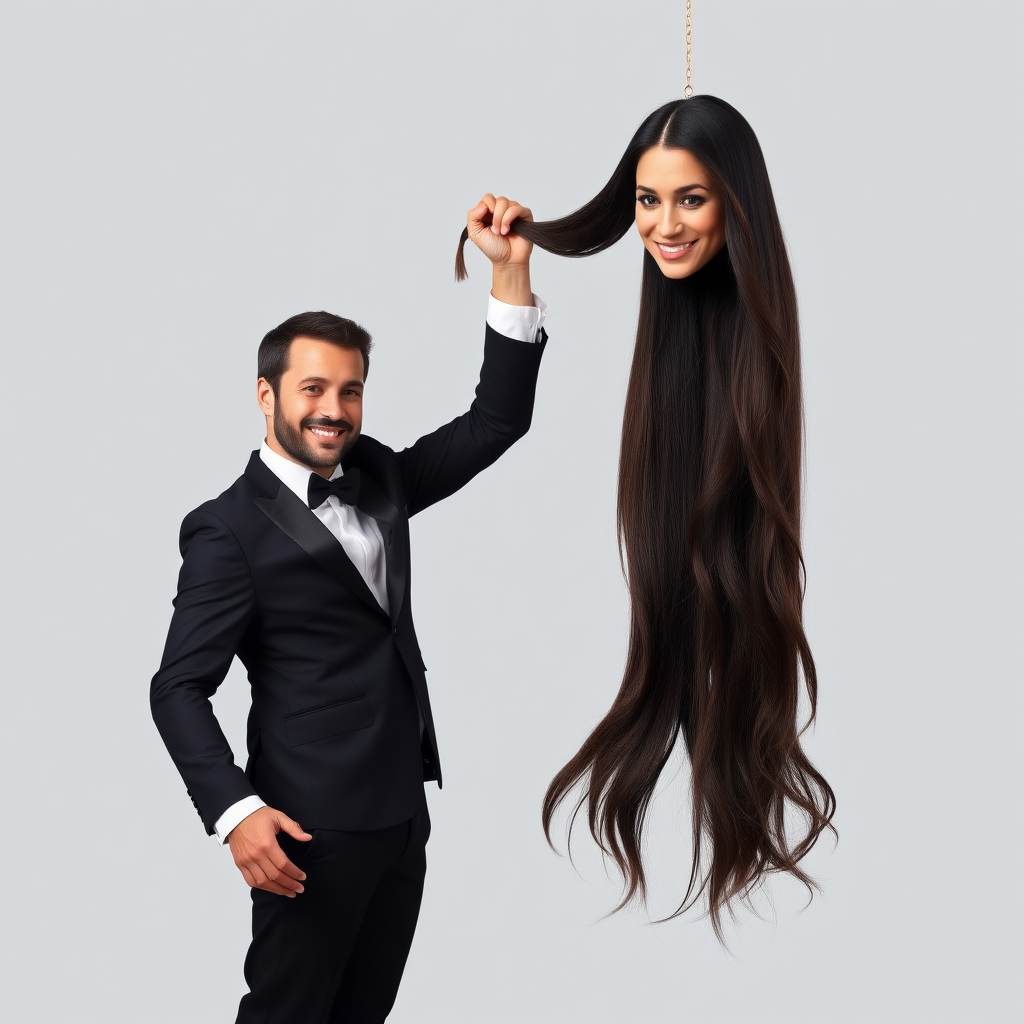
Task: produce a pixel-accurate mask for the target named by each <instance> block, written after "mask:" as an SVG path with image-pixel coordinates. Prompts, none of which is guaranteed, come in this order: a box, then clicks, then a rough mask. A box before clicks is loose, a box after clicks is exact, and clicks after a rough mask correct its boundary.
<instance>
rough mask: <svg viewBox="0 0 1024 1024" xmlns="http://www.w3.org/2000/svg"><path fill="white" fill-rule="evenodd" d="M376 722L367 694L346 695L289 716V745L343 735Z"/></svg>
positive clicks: (286, 726)
mask: <svg viewBox="0 0 1024 1024" xmlns="http://www.w3.org/2000/svg"><path fill="white" fill-rule="evenodd" d="M371 725H373V713H372V712H371V711H370V710H369V709H368V708H367V706H366V697H362V696H361V697H346V698H345V699H344V700H336V701H333V702H332V703H330V704H321V705H319V707H315V708H306V709H305V710H304V711H296V712H295V713H294V714H291V715H288V716H287V717H286V718H285V720H284V728H285V735H286V736H287V737H288V745H289V746H291V747H298V746H301V745H302V744H303V743H314V742H315V741H316V740H323V739H327V737H329V736H340V735H342V734H343V733H346V732H355V731H356V730H358V729H368V728H369V727H370V726H371Z"/></svg>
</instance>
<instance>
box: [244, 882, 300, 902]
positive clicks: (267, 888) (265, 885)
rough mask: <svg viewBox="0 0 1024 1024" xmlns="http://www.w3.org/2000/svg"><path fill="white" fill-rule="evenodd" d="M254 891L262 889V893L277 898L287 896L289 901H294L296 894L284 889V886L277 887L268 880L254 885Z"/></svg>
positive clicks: (275, 883)
mask: <svg viewBox="0 0 1024 1024" xmlns="http://www.w3.org/2000/svg"><path fill="white" fill-rule="evenodd" d="M253 888H254V889H262V890H263V891H264V892H272V893H274V894H275V895H277V896H287V897H288V898H289V899H292V900H293V899H295V897H296V896H297V895H298V893H296V892H294V891H292V890H291V889H285V888H284V886H282V885H278V883H277V882H272V881H271V880H270V879H269V878H268V879H264V880H263V881H262V882H261V883H260V884H259V885H254V886H253Z"/></svg>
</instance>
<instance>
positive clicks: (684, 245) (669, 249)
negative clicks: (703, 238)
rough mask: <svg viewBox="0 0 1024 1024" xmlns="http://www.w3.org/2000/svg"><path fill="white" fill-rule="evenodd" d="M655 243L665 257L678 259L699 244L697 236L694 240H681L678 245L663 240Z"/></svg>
mask: <svg viewBox="0 0 1024 1024" xmlns="http://www.w3.org/2000/svg"><path fill="white" fill-rule="evenodd" d="M654 244H655V245H656V246H657V247H658V251H659V252H660V253H661V255H662V256H664V257H665V259H667V260H678V259H680V258H681V257H683V256H685V255H686V254H687V253H688V252H689V251H690V250H691V249H692V248H693V247H694V246H695V245H696V244H697V239H696V238H695V239H694V240H693V241H692V242H679V243H678V244H677V245H665V244H664V243H663V242H655V243H654Z"/></svg>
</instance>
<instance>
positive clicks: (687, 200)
mask: <svg viewBox="0 0 1024 1024" xmlns="http://www.w3.org/2000/svg"><path fill="white" fill-rule="evenodd" d="M680 203H681V205H683V206H688V207H689V208H690V209H691V210H695V209H697V207H698V206H703V205H704V197H703V196H683V198H682V199H681V200H680Z"/></svg>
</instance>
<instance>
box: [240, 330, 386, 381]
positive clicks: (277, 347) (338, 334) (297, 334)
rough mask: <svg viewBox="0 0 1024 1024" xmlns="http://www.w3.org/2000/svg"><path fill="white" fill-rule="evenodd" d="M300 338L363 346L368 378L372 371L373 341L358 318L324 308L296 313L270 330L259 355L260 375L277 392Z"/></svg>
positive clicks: (364, 375)
mask: <svg viewBox="0 0 1024 1024" xmlns="http://www.w3.org/2000/svg"><path fill="white" fill-rule="evenodd" d="M296 338H313V339H315V340H316V341H329V342H330V343H331V344H332V345H338V346H339V347H341V348H357V349H359V351H360V352H361V353H362V355H363V380H366V375H367V373H369V372H370V349H371V348H372V347H373V340H372V339H371V337H370V335H369V333H368V332H367V331H366V330H364V329H363V328H362V327H360V326H359V324H357V323H356V322H355V321H354V320H348V319H346V318H345V317H343V316H337V315H336V314H334V313H327V312H324V310H320V311H319V312H315V313H314V312H309V313H296V314H295V316H290V317H289V318H288V319H287V320H285V321H284V323H281V324H278V325H277V326H276V327H275V328H274V329H273V330H270V331H267V333H266V334H265V335H264V336H263V340H262V341H261V342H260V348H259V352H258V353H257V356H256V367H257V370H256V373H257V376H259V377H262V378H263V379H264V380H266V381H267V383H268V384H270V386H271V387H272V388H273V389H274V394H275V395H276V394H277V390H278V387H279V386H280V384H281V375H282V374H283V373H284V372H285V370H287V369H288V353H289V351H290V350H291V344H292V342H293V341H294V340H295V339H296Z"/></svg>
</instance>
